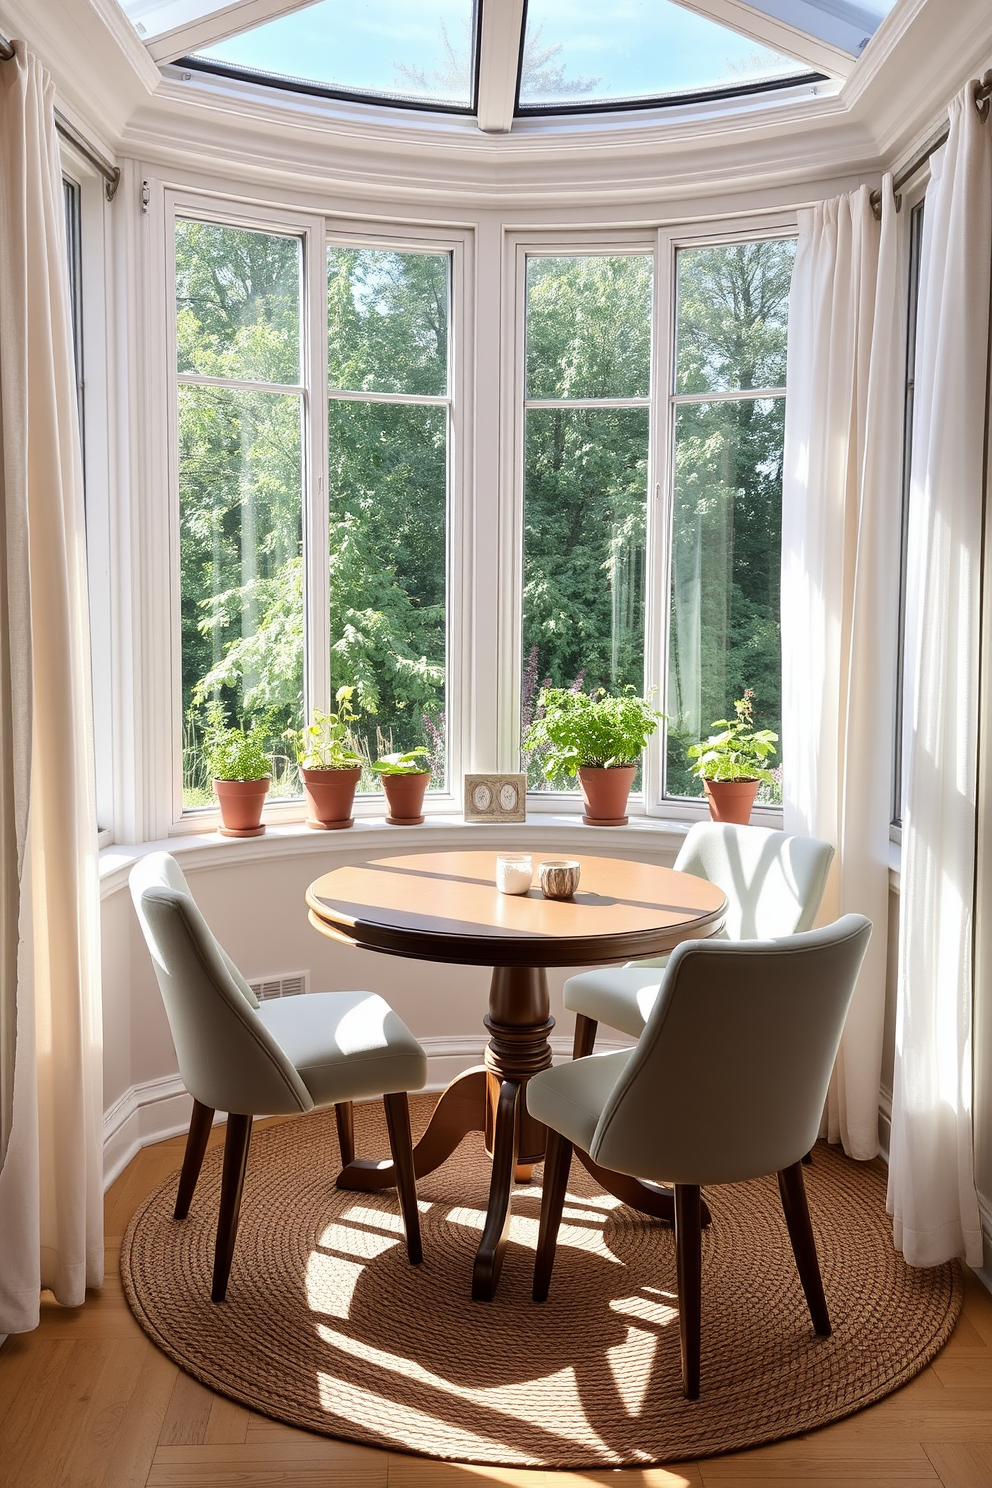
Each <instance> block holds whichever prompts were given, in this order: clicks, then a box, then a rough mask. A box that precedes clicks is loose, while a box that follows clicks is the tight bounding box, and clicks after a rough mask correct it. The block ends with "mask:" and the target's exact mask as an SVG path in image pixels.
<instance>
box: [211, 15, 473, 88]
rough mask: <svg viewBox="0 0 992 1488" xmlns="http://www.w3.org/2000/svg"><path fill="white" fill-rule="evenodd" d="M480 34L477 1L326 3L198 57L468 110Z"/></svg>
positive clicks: (275, 75) (296, 79)
mask: <svg viewBox="0 0 992 1488" xmlns="http://www.w3.org/2000/svg"><path fill="white" fill-rule="evenodd" d="M475 34H476V6H475V5H474V4H473V0H420V3H419V4H417V5H411V3H410V0H348V4H347V5H342V4H341V3H340V0H322V3H320V4H318V5H309V6H305V7H304V8H303V9H302V10H296V11H294V12H292V14H290V15H283V16H278V17H276V18H275V19H274V20H271V21H265V22H264V23H263V24H262V25H260V26H253V27H252V28H251V29H250V30H247V31H243V32H242V33H241V35H240V36H230V37H228V38H227V39H226V40H224V41H218V42H214V43H212V44H211V45H210V46H209V47H206V48H205V49H204V51H203V53H202V54H197V55H202V57H203V60H204V62H206V63H208V64H209V63H210V62H220V63H223V64H225V65H227V66H232V67H238V68H247V69H249V70H251V71H253V72H259V73H261V74H262V75H263V76H265V77H271V78H274V79H275V80H276V81H278V80H279V79H280V78H284V79H287V80H289V81H293V82H301V83H303V84H304V85H305V84H307V83H309V84H310V85H311V86H313V85H316V86H317V87H318V88H324V89H329V90H331V91H333V92H338V93H363V94H369V95H371V96H372V97H379V98H386V99H389V98H396V99H403V100H407V101H409V102H415V103H420V104H425V105H428V106H429V105H430V104H432V103H436V104H441V105H442V107H447V108H462V109H469V108H470V107H471V106H472V102H473V98H474V93H475Z"/></svg>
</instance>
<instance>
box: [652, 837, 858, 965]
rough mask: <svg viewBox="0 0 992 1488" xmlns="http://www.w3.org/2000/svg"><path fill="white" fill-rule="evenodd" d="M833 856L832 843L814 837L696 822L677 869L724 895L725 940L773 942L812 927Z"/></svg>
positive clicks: (678, 860)
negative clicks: (725, 898) (725, 904)
mask: <svg viewBox="0 0 992 1488" xmlns="http://www.w3.org/2000/svg"><path fill="white" fill-rule="evenodd" d="M833 855H834V850H833V848H832V847H831V846H830V844H829V842H820V841H818V840H817V838H815V837H794V836H790V834H789V833H788V832H775V831H772V830H771V829H769V828H767V827H750V826H748V827H741V826H735V825H734V824H733V823H731V822H696V823H695V825H694V826H692V827H691V828H690V829H689V832H688V833H687V834H686V839H685V841H684V842H683V844H682V849H681V851H680V853H679V855H678V857H677V858H676V859H675V867H676V868H678V869H680V870H681V871H682V872H683V873H691V874H693V875H694V876H695V877H696V878H708V879H709V881H710V883H714V884H716V885H717V886H718V888H721V889H722V890H723V892H724V893H725V894H726V896H727V919H726V924H725V925H724V929H723V936H724V937H725V938H726V939H728V940H769V939H772V938H774V937H775V936H778V935H792V934H794V933H795V932H797V931H803V930H808V929H809V928H810V926H811V925H812V923H813V919H814V916H815V915H816V911H817V909H818V908H819V905H820V900H821V898H822V897H823V890H824V886H825V884H826V882H827V873H828V872H829V869H830V861H831V859H832V858H833Z"/></svg>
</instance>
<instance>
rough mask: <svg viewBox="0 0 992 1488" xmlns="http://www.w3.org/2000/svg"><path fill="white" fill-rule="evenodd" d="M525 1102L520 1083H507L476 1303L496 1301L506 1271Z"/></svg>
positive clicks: (476, 1274)
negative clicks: (507, 1246)
mask: <svg viewBox="0 0 992 1488" xmlns="http://www.w3.org/2000/svg"><path fill="white" fill-rule="evenodd" d="M521 1099H522V1096H521V1087H520V1084H519V1082H518V1081H516V1080H504V1081H503V1083H502V1085H501V1086H500V1092H499V1101H498V1102H497V1106H496V1120H495V1133H494V1139H493V1172H492V1178H491V1179H490V1181H489V1204H488V1206H487V1208H486V1224H485V1228H484V1230H483V1232H482V1239H481V1241H480V1242H479V1249H478V1250H477V1251H476V1255H475V1265H474V1267H473V1269H472V1301H473V1302H491V1301H492V1299H493V1296H494V1295H495V1292H496V1286H497V1283H498V1282H499V1274H500V1272H501V1271H502V1269H503V1254H504V1252H505V1250H506V1241H507V1237H508V1236H509V1233H510V1192H511V1189H512V1186H513V1178H514V1173H515V1171H516V1162H517V1144H518V1141H519V1133H520V1105H521Z"/></svg>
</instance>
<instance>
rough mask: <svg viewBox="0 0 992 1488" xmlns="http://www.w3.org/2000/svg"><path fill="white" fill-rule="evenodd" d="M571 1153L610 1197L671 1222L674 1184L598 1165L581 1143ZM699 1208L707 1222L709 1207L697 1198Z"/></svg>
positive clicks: (673, 1204)
mask: <svg viewBox="0 0 992 1488" xmlns="http://www.w3.org/2000/svg"><path fill="white" fill-rule="evenodd" d="M575 1156H576V1157H577V1158H578V1160H579V1162H580V1163H581V1164H582V1166H583V1167H584V1168H585V1169H586V1172H588V1173H591V1174H592V1176H593V1177H594V1178H595V1180H596V1182H597V1183H598V1184H599V1186H600V1188H603V1189H605V1190H606V1192H607V1193H611V1194H612V1195H613V1197H614V1198H616V1199H619V1200H620V1201H621V1202H622V1203H624V1204H628V1205H629V1206H630V1208H631V1209H636V1210H638V1212H639V1213H641V1214H649V1215H650V1216H651V1217H652V1219H661V1220H663V1221H664V1222H665V1224H670V1225H674V1223H675V1190H674V1188H664V1187H663V1186H662V1185H661V1184H660V1183H642V1181H641V1180H640V1178H631V1177H630V1175H629V1174H628V1173H614V1171H613V1169H612V1168H601V1167H600V1166H599V1163H597V1162H593V1160H592V1158H591V1157H590V1156H589V1154H588V1152H583V1150H582V1148H581V1147H576V1148H575ZM699 1212H700V1216H701V1222H702V1224H703V1225H704V1226H705V1225H708V1224H709V1222H710V1211H709V1210H708V1209H707V1207H706V1205H705V1203H704V1202H703V1200H702V1199H700V1201H699Z"/></svg>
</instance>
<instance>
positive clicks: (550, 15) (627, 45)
mask: <svg viewBox="0 0 992 1488" xmlns="http://www.w3.org/2000/svg"><path fill="white" fill-rule="evenodd" d="M801 76H807V77H808V76H810V68H809V66H808V64H806V63H804V62H797V61H795V59H794V58H792V57H785V56H783V55H782V54H781V53H779V52H775V51H772V50H771V49H770V48H769V47H764V46H759V45H757V43H755V42H754V41H752V40H751V39H750V38H749V37H746V36H741V35H739V34H738V33H737V32H735V31H731V30H729V29H728V28H727V27H726V26H721V25H719V24H718V23H717V22H716V21H711V20H709V19H708V18H707V17H705V16H701V15H694V14H693V13H692V11H689V10H685V9H684V8H683V7H682V6H681V5H676V4H671V3H670V0H624V4H623V5H621V6H617V5H603V4H602V3H601V0H528V4H527V34H526V38H525V41H524V55H523V65H522V68H521V75H520V106H521V108H524V109H527V108H541V107H545V108H555V107H557V108H561V106H562V105H567V104H571V106H572V107H573V108H574V107H579V108H581V107H582V105H583V104H595V103H602V102H605V101H611V102H623V101H627V100H631V101H632V100H636V99H648V98H664V97H666V96H676V97H677V96H678V95H680V94H683V93H690V94H692V93H696V92H701V91H702V92H705V91H708V90H710V89H727V90H728V91H731V92H732V91H734V90H735V89H737V88H740V87H742V86H747V85H749V84H751V85H753V84H754V83H756V82H764V81H773V80H774V79H776V78H782V77H801Z"/></svg>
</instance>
